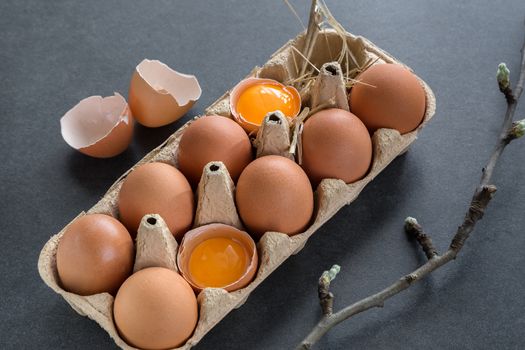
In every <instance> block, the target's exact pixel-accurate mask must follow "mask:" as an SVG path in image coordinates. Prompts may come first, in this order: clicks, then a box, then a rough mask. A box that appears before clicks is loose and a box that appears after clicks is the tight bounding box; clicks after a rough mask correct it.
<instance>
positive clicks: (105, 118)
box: [60, 93, 134, 158]
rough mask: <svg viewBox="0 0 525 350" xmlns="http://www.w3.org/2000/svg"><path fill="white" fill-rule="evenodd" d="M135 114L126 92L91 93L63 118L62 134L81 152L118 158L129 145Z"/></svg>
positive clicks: (97, 156) (61, 122)
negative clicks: (92, 94)
mask: <svg viewBox="0 0 525 350" xmlns="http://www.w3.org/2000/svg"><path fill="white" fill-rule="evenodd" d="M133 126H134V121H133V116H132V115H131V111H130V109H129V107H128V104H127V103H126V100H125V99H124V97H122V95H120V94H118V93H115V94H114V95H113V96H108V97H102V96H90V97H87V98H85V99H83V100H82V101H80V102H79V103H78V104H77V105H76V106H74V107H73V108H72V109H70V110H69V111H68V112H67V113H66V114H65V115H64V116H63V117H62V118H61V119H60V128H61V132H62V137H63V138H64V140H65V141H66V142H67V144H68V145H70V146H71V147H73V148H74V149H76V150H77V151H79V152H81V153H83V154H86V155H88V156H91V157H95V158H110V157H114V156H116V155H118V154H120V153H122V152H124V150H125V149H126V148H128V146H129V144H130V143H131V138H132V136H133Z"/></svg>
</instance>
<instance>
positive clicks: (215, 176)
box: [193, 161, 243, 230]
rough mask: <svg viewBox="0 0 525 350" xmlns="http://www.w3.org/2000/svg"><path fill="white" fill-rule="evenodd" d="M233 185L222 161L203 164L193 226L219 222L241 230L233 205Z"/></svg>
mask: <svg viewBox="0 0 525 350" xmlns="http://www.w3.org/2000/svg"><path fill="white" fill-rule="evenodd" d="M234 193H235V185H234V184H233V180H232V179H231V177H230V174H229V173H228V169H226V166H225V165H224V163H223V162H219V161H213V162H209V163H208V164H206V165H205V166H204V169H203V171H202V177H201V180H200V182H199V186H198V188H197V212H196V213H195V221H194V223H193V226H194V227H199V226H203V225H207V224H212V223H221V224H225V225H229V226H233V227H236V228H238V229H240V230H243V226H242V223H241V220H240V219H239V215H238V214H237V208H236V207H235V198H234V197H235V196H234Z"/></svg>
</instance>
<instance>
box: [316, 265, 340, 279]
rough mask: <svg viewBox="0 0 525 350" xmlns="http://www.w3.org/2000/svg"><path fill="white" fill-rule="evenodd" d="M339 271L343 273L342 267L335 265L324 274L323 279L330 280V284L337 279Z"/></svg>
mask: <svg viewBox="0 0 525 350" xmlns="http://www.w3.org/2000/svg"><path fill="white" fill-rule="evenodd" d="M339 271H341V266H339V265H334V266H332V268H331V269H330V270H328V271H325V272H323V274H322V276H321V278H323V279H328V282H331V281H333V280H334V279H335V277H336V276H337V274H338V273H339Z"/></svg>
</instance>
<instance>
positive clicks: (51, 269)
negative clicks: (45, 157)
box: [38, 29, 435, 349]
mask: <svg viewBox="0 0 525 350" xmlns="http://www.w3.org/2000/svg"><path fill="white" fill-rule="evenodd" d="M341 42H342V41H341V38H340V37H339V36H338V35H337V33H336V32H335V31H333V30H329V29H327V30H322V31H321V32H320V33H319V36H318V39H317V40H316V45H315V47H314V49H313V54H312V56H311V58H310V60H311V61H312V62H313V63H314V64H315V65H316V66H317V67H320V66H321V65H322V64H323V63H326V62H331V61H334V60H335V58H336V57H337V55H338V54H339V52H340V50H341V47H342V45H341ZM346 42H347V45H348V47H349V48H350V51H351V54H352V55H353V59H352V61H351V62H348V65H349V68H355V67H354V66H352V65H353V64H354V65H355V63H353V62H357V63H358V64H359V65H362V66H365V65H366V64H367V62H373V63H400V62H399V61H397V60H396V59H395V58H393V57H392V56H391V55H389V54H388V53H386V52H385V51H383V50H381V49H380V48H378V47H377V46H375V45H374V44H373V43H371V42H370V41H368V40H367V39H365V38H362V37H358V36H354V35H352V34H350V33H346ZM292 46H294V47H296V48H297V49H298V50H300V51H301V49H302V48H303V46H304V33H303V34H300V35H298V36H297V37H296V38H294V39H292V40H290V41H289V42H288V43H286V44H285V45H284V46H283V47H282V48H280V49H279V50H277V51H276V52H275V53H274V54H273V55H272V56H271V58H270V60H269V61H268V62H266V64H264V66H262V67H256V68H254V69H253V70H252V72H251V73H250V75H249V76H255V77H262V78H271V79H275V80H278V81H280V82H283V83H286V82H288V81H290V80H291V79H293V78H295V76H296V75H297V71H298V70H297V65H298V64H300V62H301V61H302V60H301V57H300V56H299V55H297V54H296V52H294V51H295V50H293V49H292ZM346 64H347V63H346V62H344V63H343V64H342V65H343V66H345V68H346ZM331 71H332V69H329V72H328V73H330V74H327V75H334V74H333V72H331ZM321 73H323V72H321ZM325 73H327V72H325ZM339 75H340V74H335V76H336V77H335V78H333V79H340V76H339ZM338 76H339V77H338ZM327 79H331V78H327ZM326 81H328V80H326ZM420 82H421V85H422V86H423V88H424V90H425V94H426V112H425V116H424V120H423V123H422V124H421V125H420V126H419V127H418V128H417V129H416V130H414V131H412V132H410V133H407V134H404V135H400V134H399V132H397V131H396V130H392V129H379V130H377V131H376V132H375V133H374V135H373V136H372V142H373V163H372V165H371V167H370V169H369V172H368V174H367V175H366V177H364V178H363V179H361V180H359V181H356V182H354V183H351V184H345V183H344V182H343V181H341V180H336V179H324V180H323V181H322V182H321V183H320V185H319V186H318V188H317V189H316V191H315V201H316V205H315V208H316V209H315V212H314V216H313V218H312V221H311V224H310V226H309V227H308V229H307V230H306V231H305V232H303V233H300V234H297V235H295V236H287V235H286V234H283V233H279V232H266V233H265V234H264V235H263V236H262V238H261V239H260V241H259V242H258V243H257V250H258V255H259V268H258V271H257V274H256V276H255V279H254V280H253V281H252V282H251V283H250V284H249V285H248V286H247V287H245V288H243V289H240V290H237V291H234V292H230V293H228V292H226V291H225V290H223V289H219V288H207V289H204V290H203V291H202V292H201V293H200V294H199V295H198V303H199V321H198V324H197V327H196V329H195V331H194V333H193V335H192V336H191V338H189V339H188V340H187V342H186V343H185V344H184V345H182V346H181V347H179V348H178V349H190V348H191V347H193V346H194V345H195V344H197V343H198V342H199V341H200V340H201V339H202V337H203V336H204V335H205V334H206V333H207V332H209V331H210V330H211V329H212V328H213V327H214V326H215V325H216V324H217V323H218V322H219V321H220V320H221V319H222V318H224V317H225V316H226V315H227V314H228V313H229V312H230V311H232V310H233V309H235V308H237V307H239V306H241V305H242V304H243V303H244V302H245V301H246V299H247V298H248V296H249V295H250V293H251V292H252V291H253V290H254V289H255V288H257V286H258V285H259V284H260V283H261V282H262V281H264V280H265V279H266V278H267V277H268V276H269V275H270V273H272V271H274V270H275V269H276V268H277V267H279V265H281V264H282V263H283V262H284V261H285V260H286V259H288V258H289V257H290V256H291V255H293V254H296V253H298V252H299V251H300V250H301V249H302V248H303V247H304V245H305V243H306V241H307V240H308V238H309V237H310V236H311V235H312V234H314V233H315V231H317V229H318V228H319V227H320V226H321V225H323V224H324V223H325V222H326V221H328V220H329V219H330V218H331V217H332V216H333V215H334V214H335V213H336V212H337V211H338V210H339V209H340V208H342V207H343V206H345V205H347V204H350V203H351V202H352V201H353V200H354V199H356V198H357V196H358V195H359V193H360V192H361V191H362V189H363V188H364V187H365V186H366V185H367V184H368V183H369V182H370V181H372V180H373V179H374V178H375V177H376V176H377V175H378V174H379V173H380V172H381V171H382V170H383V169H384V168H385V167H386V166H387V165H388V164H389V163H390V162H392V161H393V160H394V159H395V158H396V157H397V156H399V155H401V154H403V153H404V152H405V151H406V150H407V149H408V147H409V146H410V144H411V143H412V142H414V141H415V139H416V137H417V134H418V132H419V131H420V129H421V128H423V127H424V126H425V125H426V124H427V123H428V121H429V120H430V118H432V116H433V115H434V112H435V97H434V94H433V93H432V90H431V89H430V88H429V87H428V86H427V84H426V83H425V82H424V81H422V80H421V79H420ZM328 85H329V86H328V87H326V86H324V85H323V84H321V83H315V84H313V86H312V88H311V89H310V90H311V91H310V93H309V94H306V95H305V96H303V102H305V103H307V104H310V106H311V104H314V105H315V104H319V103H320V102H319V99H320V100H323V99H326V98H327V97H323V96H320V94H321V93H324V94H325V95H328V97H330V96H331V97H333V100H335V102H334V103H335V105H337V106H339V107H340V108H345V106H344V103H346V97H345V96H342V95H340V93H341V91H339V92H338V91H337V88H334V86H336V85H337V84H335V85H333V84H330V83H328ZM323 86H324V87H323ZM329 89H333V91H332V90H330V91H328V90H329ZM315 91H317V92H315ZM312 93H313V94H314V95H315V96H314V97H312V96H311V94H312ZM347 108H348V105H346V108H345V109H347ZM206 114H219V115H223V116H227V117H231V115H230V107H229V92H227V93H225V94H224V95H223V96H222V97H220V98H219V99H218V100H217V101H215V102H214V103H213V104H212V105H211V106H209V107H208V108H207V109H206ZM268 119H272V120H268ZM277 119H278V117H277ZM277 119H275V118H267V120H266V122H265V124H264V129H266V131H264V132H263V131H262V130H260V131H259V135H258V137H257V140H256V141H255V145H256V146H257V147H258V151H257V154H258V155H264V154H272V153H273V154H275V153H277V154H280V155H284V156H287V157H289V158H293V154H287V152H288V148H287V147H286V146H287V144H286V142H287V140H288V142H290V141H291V139H293V137H292V136H291V134H293V131H290V130H289V129H288V128H287V127H286V128H283V126H282V125H283V123H279V121H278V120H277ZM189 123H191V121H190V122H188V123H186V124H185V125H184V126H183V127H181V128H180V129H179V130H178V131H176V132H175V133H174V134H173V135H171V136H170V137H169V138H168V139H167V140H166V141H165V142H164V143H162V144H161V145H160V146H159V147H157V148H156V149H154V150H153V151H151V152H150V153H149V154H147V155H146V156H145V157H144V158H143V159H142V160H141V161H139V162H138V163H137V164H136V165H135V167H136V166H138V165H140V164H143V163H146V162H153V161H159V162H165V163H168V164H171V165H174V166H177V161H176V159H177V157H176V154H177V150H178V146H179V141H180V138H181V136H182V134H183V133H184V130H185V129H186V127H187V126H188V124H189ZM285 125H287V124H285ZM279 130H281V131H279ZM283 132H285V133H288V134H287V135H290V136H289V137H288V138H286V137H284V138H283V134H282V133H283ZM268 135H269V136H268ZM272 135H273V136H272ZM283 140H284V141H283ZM299 141H300V138H299ZM282 142H284V145H283V144H282ZM298 148H299V151H300V145H298ZM296 155H300V152H298V153H296ZM216 165H217V166H216V167H213V169H215V170H210V169H211V168H210V169H208V170H206V171H204V174H203V180H202V182H201V184H200V185H199V189H198V190H197V193H198V201H197V213H196V217H195V221H194V222H195V225H198V226H200V225H203V224H207V223H210V222H222V223H226V224H229V225H232V226H236V227H242V223H241V221H240V220H239V217H238V215H237V212H236V209H235V203H234V195H233V194H234V190H235V188H234V184H233V182H232V181H231V179H230V178H229V175H228V174H227V171H226V170H225V168H224V167H221V166H220V164H216ZM131 170H133V168H132V169H130V170H129V171H128V172H126V173H125V174H124V175H122V176H121V177H120V178H119V179H118V180H117V181H116V182H115V183H114V184H113V185H112V186H111V187H110V188H109V190H108V192H107V193H106V194H105V195H104V197H103V198H102V199H101V200H100V201H99V202H98V203H97V204H96V205H95V206H93V207H92V208H91V209H89V210H88V211H87V213H104V214H108V215H112V216H114V217H117V218H118V209H117V208H118V206H117V199H118V193H119V190H120V188H121V186H122V182H123V180H124V178H125V177H126V175H127V174H128V173H129V172H130V171H131ZM84 214H85V213H81V214H80V215H84ZM148 217H149V216H146V217H144V219H143V221H142V223H141V227H140V229H139V233H138V237H137V244H136V246H137V258H136V263H135V270H137V269H140V268H144V267H147V266H165V267H168V268H171V269H173V270H176V269H177V266H176V264H175V261H176V259H175V254H176V250H177V247H178V246H177V242H176V241H175V240H174V239H173V238H172V237H171V235H170V234H169V231H168V230H167V229H166V228H165V227H164V226H163V220H162V219H161V218H160V217H159V216H154V215H153V217H154V218H156V220H150V222H151V223H154V224H153V225H152V224H151V223H148V220H147V219H148ZM66 227H67V226H66ZM64 230H65V228H64V229H63V230H62V231H60V232H59V233H58V234H56V235H54V236H53V237H51V238H50V240H49V241H48V242H47V243H46V245H45V246H44V248H43V249H42V251H41V254H40V258H39V261H38V269H39V272H40V275H41V277H42V279H43V280H44V282H45V283H46V284H47V285H48V286H49V287H50V288H51V289H53V290H54V291H55V292H56V293H58V294H60V295H62V297H63V298H64V299H65V300H66V301H67V302H68V303H69V304H70V305H71V307H73V309H75V311H77V312H78V313H79V314H81V315H83V316H88V317H89V318H91V319H93V320H94V321H95V322H97V323H98V324H99V325H100V326H101V327H102V328H104V329H105V330H106V331H107V332H108V334H109V335H110V336H111V337H112V338H113V339H114V341H115V343H116V344H117V345H118V346H119V347H121V348H123V349H134V348H133V347H131V346H129V345H128V344H126V343H125V341H124V340H123V339H122V338H121V337H120V336H119V334H118V332H117V330H116V328H115V325H114V322H113V313H112V306H113V297H112V296H111V295H109V294H107V293H101V294H96V295H91V296H79V295H75V294H72V293H69V292H67V291H65V290H63V289H62V288H61V287H60V284H59V282H58V274H57V269H56V251H57V246H58V243H59V241H60V237H61V236H62V234H63V233H64Z"/></svg>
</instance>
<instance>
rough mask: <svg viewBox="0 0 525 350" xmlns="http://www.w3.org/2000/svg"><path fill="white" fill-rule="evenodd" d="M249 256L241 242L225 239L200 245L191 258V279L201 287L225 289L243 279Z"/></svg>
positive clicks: (204, 242) (209, 240) (214, 239)
mask: <svg viewBox="0 0 525 350" xmlns="http://www.w3.org/2000/svg"><path fill="white" fill-rule="evenodd" d="M248 262H249V261H248V254H247V251H246V249H245V248H244V246H243V245H242V244H240V243H239V242H237V241H235V240H233V239H231V238H225V237H216V238H210V239H208V240H205V241H203V242H201V243H199V244H198V245H197V246H196V247H195V249H194V250H193V252H192V253H191V256H190V262H189V270H190V274H191V279H192V280H193V282H194V283H195V284H197V285H198V286H200V287H218V288H220V287H225V286H227V285H229V284H231V283H233V282H235V281H237V280H238V279H239V278H241V277H242V276H243V275H244V273H245V272H246V269H247V267H248Z"/></svg>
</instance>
